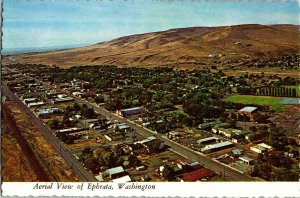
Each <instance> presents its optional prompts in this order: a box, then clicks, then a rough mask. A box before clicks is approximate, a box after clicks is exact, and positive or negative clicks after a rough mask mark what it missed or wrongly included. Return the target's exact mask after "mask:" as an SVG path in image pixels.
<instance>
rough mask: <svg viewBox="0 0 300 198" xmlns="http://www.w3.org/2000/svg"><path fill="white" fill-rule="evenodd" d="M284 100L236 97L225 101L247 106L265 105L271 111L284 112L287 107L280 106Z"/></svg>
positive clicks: (246, 96) (267, 97)
mask: <svg viewBox="0 0 300 198" xmlns="http://www.w3.org/2000/svg"><path fill="white" fill-rule="evenodd" d="M283 99H284V98H280V97H271V96H251V95H236V96H230V97H228V98H226V99H225V101H226V102H235V103H241V104H247V105H251V104H252V105H267V106H270V107H271V108H272V109H273V110H278V111H281V110H284V109H285V108H286V107H287V105H283V104H280V102H281V101H282V100H283Z"/></svg>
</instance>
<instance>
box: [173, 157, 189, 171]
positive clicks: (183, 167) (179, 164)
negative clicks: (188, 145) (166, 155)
mask: <svg viewBox="0 0 300 198" xmlns="http://www.w3.org/2000/svg"><path fill="white" fill-rule="evenodd" d="M173 163H174V164H176V165H177V166H178V167H179V168H180V169H186V168H187V167H188V163H186V162H184V161H182V160H180V159H177V160H174V161H173Z"/></svg>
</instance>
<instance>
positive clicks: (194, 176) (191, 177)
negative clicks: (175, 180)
mask: <svg viewBox="0 0 300 198" xmlns="http://www.w3.org/2000/svg"><path fill="white" fill-rule="evenodd" d="M213 175H215V172H214V171H212V170H210V169H207V168H201V169H198V170H195V171H192V172H189V173H183V174H181V175H180V177H181V181H183V182H191V181H197V180H201V179H203V178H208V177H211V176H213Z"/></svg>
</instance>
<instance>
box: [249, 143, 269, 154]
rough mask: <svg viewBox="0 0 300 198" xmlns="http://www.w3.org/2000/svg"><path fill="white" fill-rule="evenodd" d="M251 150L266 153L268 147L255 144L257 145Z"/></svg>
mask: <svg viewBox="0 0 300 198" xmlns="http://www.w3.org/2000/svg"><path fill="white" fill-rule="evenodd" d="M250 150H251V151H253V152H255V153H264V152H266V150H267V149H266V148H265V147H262V146H259V145H255V146H251V147H250Z"/></svg>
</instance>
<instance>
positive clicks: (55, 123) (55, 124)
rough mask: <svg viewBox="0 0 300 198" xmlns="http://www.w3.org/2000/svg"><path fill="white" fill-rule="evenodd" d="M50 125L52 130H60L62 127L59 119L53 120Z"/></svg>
mask: <svg viewBox="0 0 300 198" xmlns="http://www.w3.org/2000/svg"><path fill="white" fill-rule="evenodd" d="M49 125H50V128H51V129H58V128H59V127H60V122H59V121H58V120H57V119H53V120H51V121H50V124H49Z"/></svg>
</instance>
